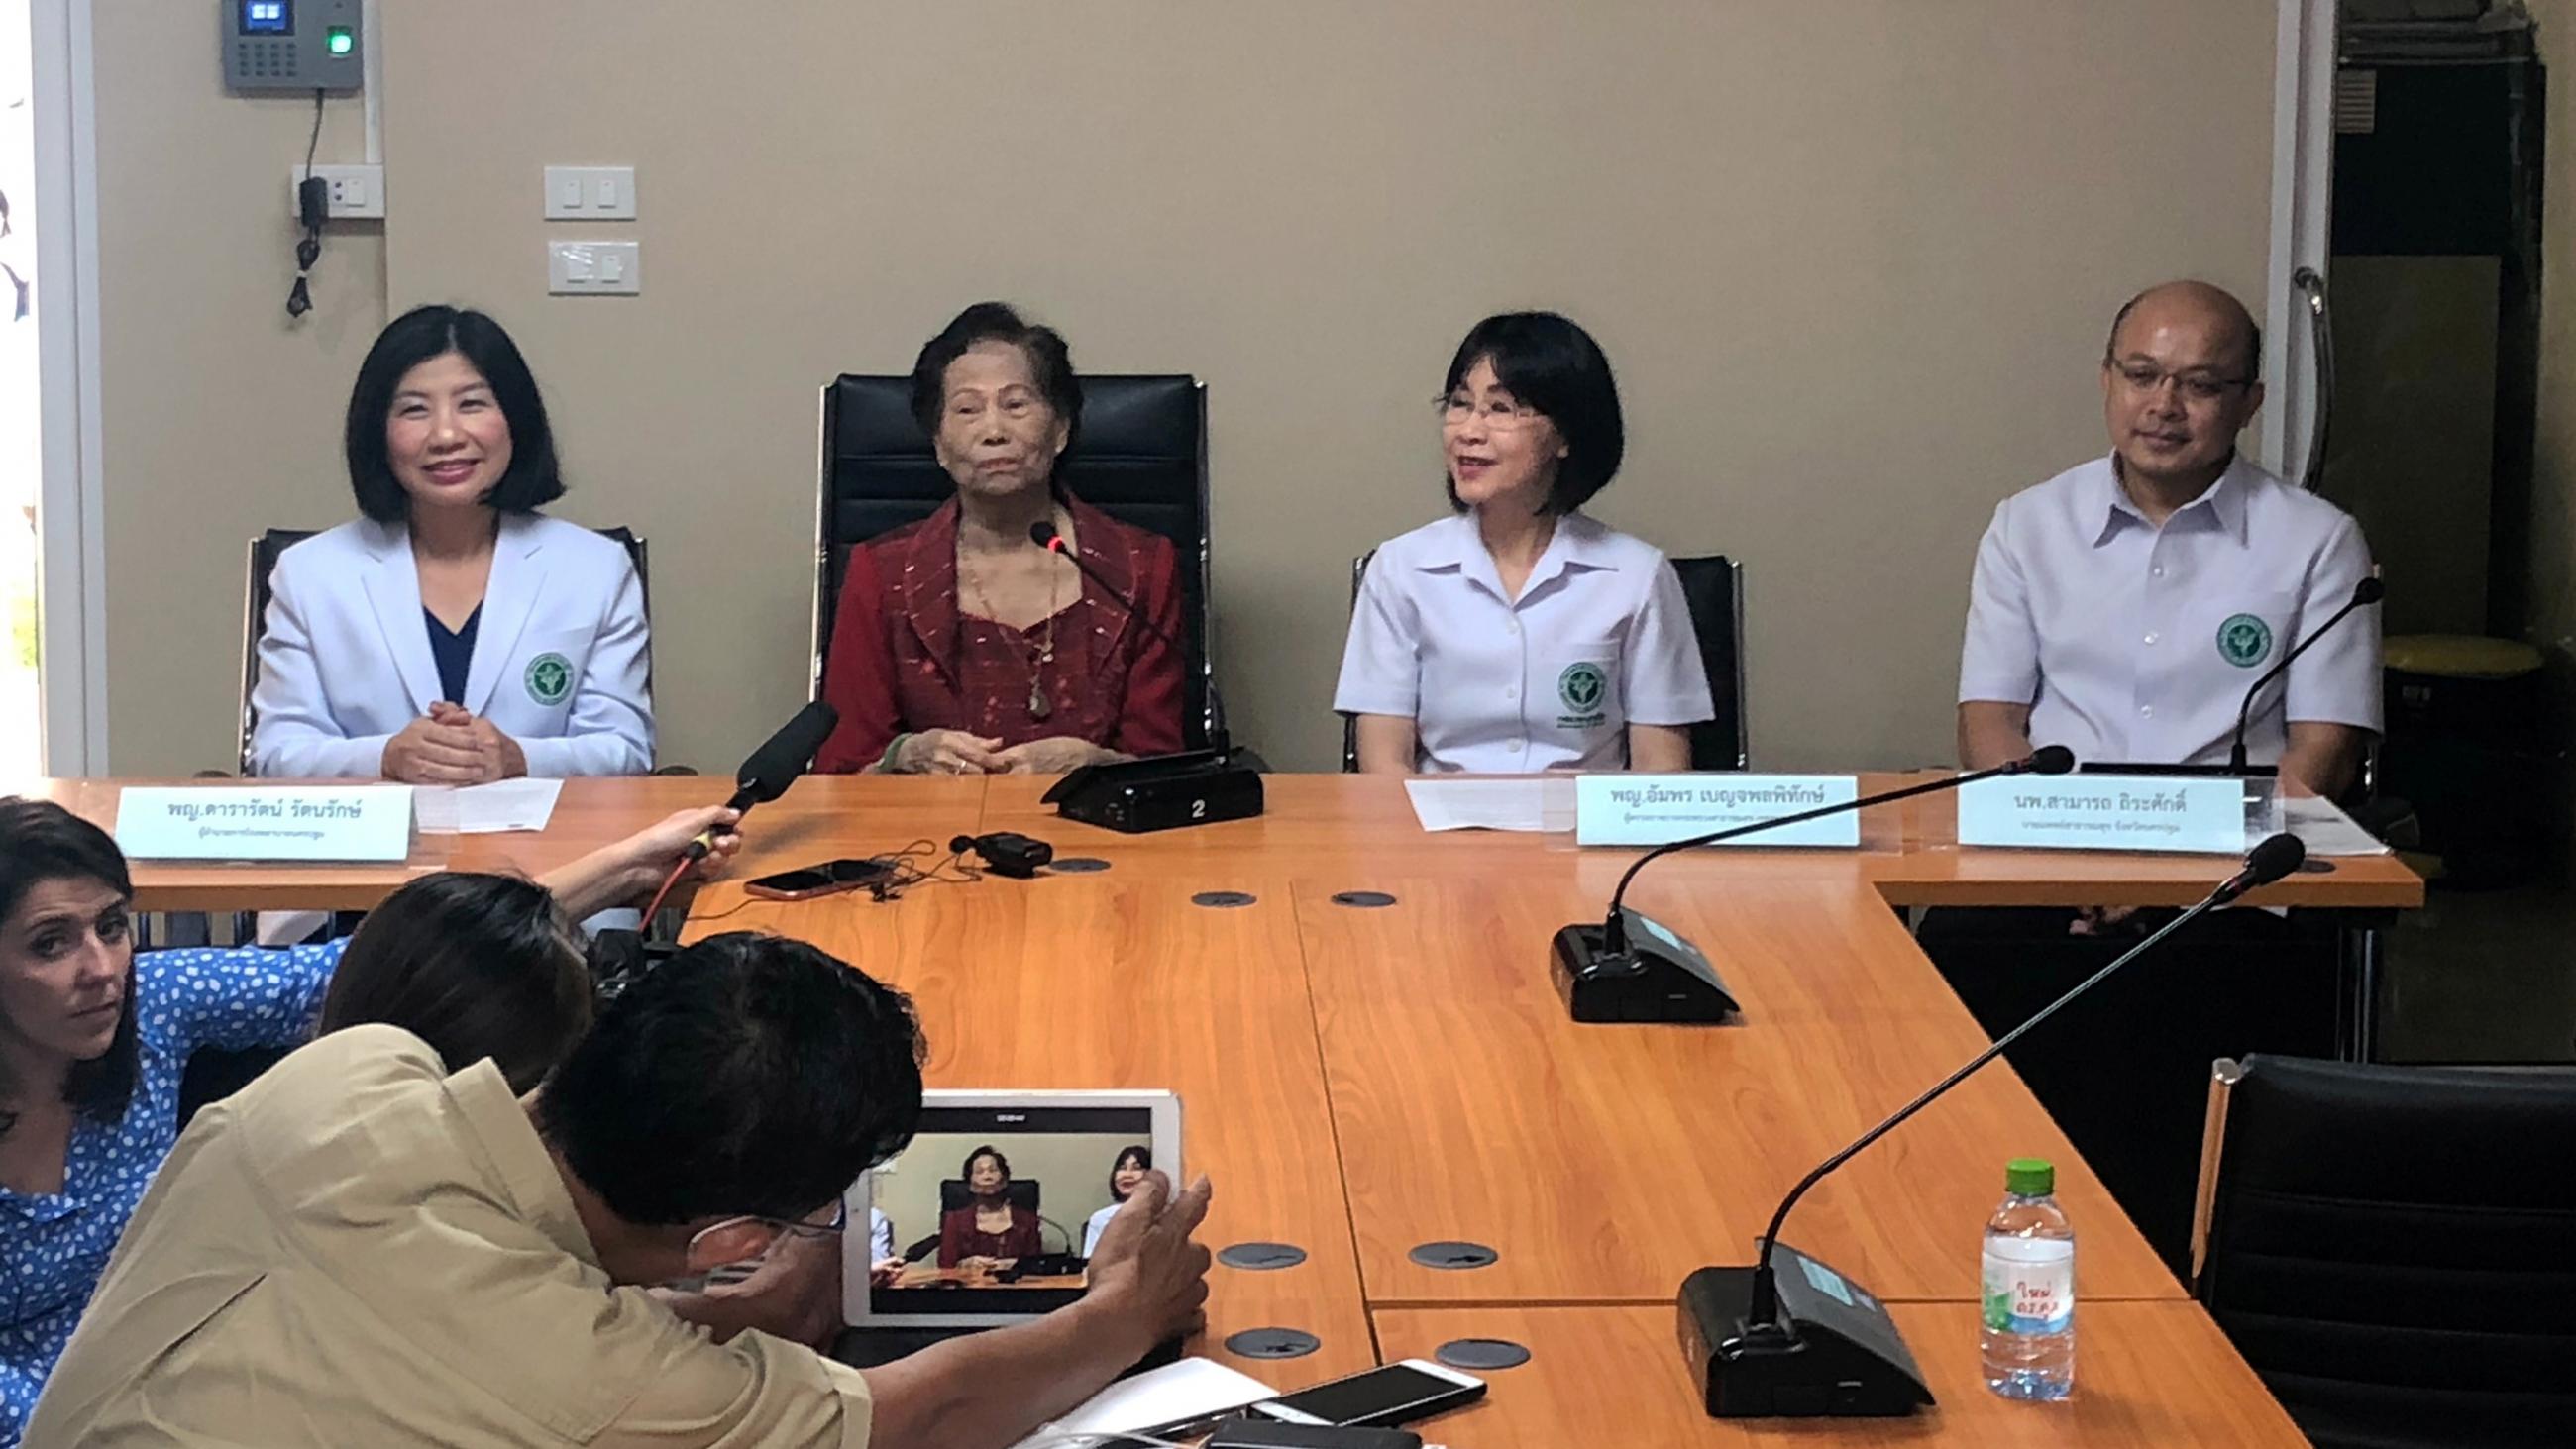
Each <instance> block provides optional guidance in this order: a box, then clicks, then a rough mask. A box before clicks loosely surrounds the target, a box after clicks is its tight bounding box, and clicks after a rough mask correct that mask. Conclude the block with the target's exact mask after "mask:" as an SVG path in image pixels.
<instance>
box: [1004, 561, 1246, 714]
mask: <svg viewBox="0 0 2576 1449" xmlns="http://www.w3.org/2000/svg"><path fill="white" fill-rule="evenodd" d="M1029 542H1031V543H1034V544H1036V545H1037V546H1038V547H1040V548H1042V549H1045V550H1046V551H1047V552H1049V553H1051V554H1055V555H1058V556H1059V557H1062V558H1065V559H1069V560H1071V561H1072V563H1073V566H1074V567H1075V568H1077V569H1080V570H1081V571H1082V576H1083V577H1084V578H1087V579H1089V580H1091V581H1092V582H1093V583H1095V584H1098V585H1100V591H1101V592H1102V593H1104V594H1107V595H1108V596H1109V597H1110V598H1112V599H1114V600H1116V601H1117V603H1118V607H1120V608H1122V609H1125V610H1126V611H1127V617H1128V618H1130V619H1133V620H1135V621H1136V622H1137V623H1139V624H1142V625H1144V626H1145V632H1147V633H1149V634H1151V635H1153V636H1154V637H1155V638H1157V639H1160V640H1162V641H1163V643H1164V645H1165V646H1167V647H1168V648H1170V650H1171V651H1172V652H1173V653H1174V654H1177V655H1179V656H1180V657H1181V658H1182V659H1183V660H1187V659H1188V658H1189V657H1190V651H1189V649H1188V647H1187V646H1185V645H1183V644H1182V643H1181V641H1180V640H1178V639H1175V638H1173V637H1172V633H1171V631H1170V630H1168V629H1166V628H1164V627H1163V626H1162V625H1160V624H1157V623H1155V622H1154V618H1153V616H1152V615H1150V614H1148V613H1146V612H1145V611H1144V609H1143V608H1141V607H1139V606H1138V605H1137V603H1136V600H1135V598H1134V596H1132V595H1130V594H1128V593H1127V592H1126V591H1125V590H1123V589H1121V588H1119V587H1118V586H1117V585H1116V584H1113V583H1111V582H1110V581H1109V580H1108V579H1107V578H1106V577H1104V576H1103V575H1102V574H1101V572H1100V570H1098V569H1096V568H1094V567H1092V566H1091V563H1090V561H1089V560H1087V559H1085V558H1084V557H1083V556H1082V551H1081V550H1079V549H1077V548H1075V547H1074V546H1073V545H1072V544H1071V543H1069V542H1067V541H1066V540H1065V536H1064V535H1063V534H1061V533H1058V532H1057V531H1056V527H1055V521H1054V520H1053V519H1048V518H1041V519H1039V520H1038V521H1037V522H1035V523H1032V524H1030V525H1029ZM1207 697H1208V748H1209V749H1211V750H1213V751H1215V752H1216V755H1217V758H1219V759H1223V758H1225V757H1226V756H1227V755H1230V754H1232V753H1233V752H1234V749H1233V736H1232V734H1231V733H1230V732H1228V731H1227V729H1226V727H1225V700H1224V698H1223V697H1222V696H1220V695H1219V694H1218V693H1217V689H1216V680H1215V679H1214V678H1210V679H1209V680H1208V681H1207Z"/></svg>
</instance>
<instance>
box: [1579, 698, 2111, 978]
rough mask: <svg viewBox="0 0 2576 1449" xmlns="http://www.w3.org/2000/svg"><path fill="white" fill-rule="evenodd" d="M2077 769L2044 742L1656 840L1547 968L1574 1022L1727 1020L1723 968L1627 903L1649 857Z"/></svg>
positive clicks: (2068, 754) (2065, 753)
mask: <svg viewBox="0 0 2576 1449" xmlns="http://www.w3.org/2000/svg"><path fill="white" fill-rule="evenodd" d="M2074 768H2075V752H2074V751H2072V750H2070V749H2068V748H2066V747H2065V746H2064V745H2042V746H2041V747H2039V748H2038V749H2036V750H2033V751H2031V752H2030V754H2029V755H2028V756H2026V757H2024V758H2022V759H2018V760H2014V761H2012V762H2011V763H2009V764H2003V765H1997V766H1995V767H1994V768H1993V769H1990V770H1972V771H1969V772H1968V773H1966V774H1963V775H1950V776H1946V777H1944V778H1942V779H1938V780H1931V781H1927V782H1925V783H1923V784H1920V785H1908V786H1906V787H1905V788H1904V789H1902V790H1890V791H1887V792H1886V793H1884V794H1879V795H1869V796H1864V797H1862V798H1860V799H1857V800H1852V801H1849V802H1847V803H1844V804H1841V805H1824V806H1819V807H1817V808H1816V809H1813V810H1802V811H1800V812H1798V813H1797V814H1795V815H1782V816H1779V817H1776V818H1774V819H1770V820H1758V821H1755V822H1754V823H1752V824H1750V825H1736V826H1730V827H1728V828H1727V829H1724V830H1712V831H1709V832H1708V833H1707V834H1705V835H1693V836H1690V837H1688V838H1686V839H1682V840H1674V841H1668V842H1666V843H1664V844H1662V845H1658V846H1656V847H1655V848H1654V849H1652V850H1649V851H1647V852H1646V853H1645V854H1643V855H1641V856H1638V857H1637V859H1636V860H1635V862H1634V863H1632V864H1630V865H1629V867H1628V869H1627V871H1626V872H1625V873H1624V874H1622V875H1621V876H1620V877H1619V885H1618V888H1617V889H1616V890H1613V891H1612V892H1611V893H1610V914H1609V917H1608V918H1607V919H1606V920H1604V921H1603V922H1602V923H1601V924H1600V925H1598V926H1594V925H1592V924H1590V923H1589V922H1583V921H1578V922H1576V923H1574V924H1573V925H1570V926H1567V927H1565V928H1563V929H1561V930H1559V931H1558V932H1557V933H1556V939H1555V940H1554V941H1553V942H1552V943H1551V944H1550V947H1549V975H1550V977H1551V978H1552V979H1553V980H1554V981H1555V983H1556V991H1557V995H1558V996H1560V997H1562V998H1563V999H1564V1001H1565V1009H1566V1011H1567V1012H1568V1013H1569V1014H1571V1015H1572V1016H1573V1017H1574V1019H1575V1020H1576V1021H1590V1022H1604V1021H1673V1022H1698V1023H1702V1024H1708V1023H1717V1022H1723V1021H1725V1020H1726V1019H1727V1018H1728V1017H1730V1016H1732V1015H1733V1014H1734V1013H1735V1009H1736V1003H1735V998H1734V997H1732V996H1729V995H1728V994H1727V991H1726V985H1725V983H1724V982H1723V981H1721V980H1720V979H1719V978H1718V973H1717V968H1716V967H1714V966H1712V965H1710V964H1709V962H1708V960H1707V958H1706V957H1704V956H1702V955H1701V954H1700V952H1699V951H1698V949H1697V948H1695V947H1693V946H1692V945H1691V944H1690V943H1689V942H1687V941H1684V940H1683V939H1682V938H1681V937H1680V936H1678V935H1676V934H1674V933H1673V932H1671V931H1668V930H1666V929H1664V928H1663V927H1662V926H1660V925H1657V924H1656V923H1655V922H1654V921H1652V920H1649V919H1648V918H1647V917H1645V916H1644V915H1642V914H1640V913H1638V912H1635V911H1631V910H1629V909H1628V886H1629V883H1630V882H1632V881H1634V880H1636V878H1637V872H1639V871H1641V870H1644V869H1645V868H1646V866H1647V865H1648V864H1649V863H1651V862H1653V861H1656V860H1660V859H1662V858H1663V857H1664V856H1667V855H1670V854H1672V853H1673V852H1674V851H1677V850H1690V849H1694V848H1696V847H1698V846H1702V845H1715V844H1716V843H1718V842H1719V841H1721V840H1733V839H1735V838H1737V837H1739V836H1745V835H1752V834H1756V833H1758V832H1760V831H1764V830H1776V829H1778V828H1779V827H1781V826H1784V825H1797V824H1801V823H1803V822H1805V821H1809V820H1815V819H1818V818H1820V817H1822V816H1827V815H1837V814H1840V813H1842V812H1843V811H1846V810H1865V809H1867V808H1869V807H1870V806H1872V805H1885V804H1889V803H1891V802H1894V801H1898V800H1910V799H1912V798H1914V797H1915V796H1917V795H1929V794H1932V793H1934V792H1936V791H1941V790H1956V789H1958V788H1960V787H1961V786H1963V785H1973V784H1975V783H1976V782H1978V781H1979V780H1991V779H1994V778H1995V777H1996V776H1999V775H2063V774H2065V773H2066V772H2067V771H2069V770H2072V769H2074ZM1632 920H1633V921H1634V922H1635V924H1636V927H1637V930H1638V931H1639V932H1642V933H1643V934H1644V936H1645V937H1646V938H1648V939H1645V940H1640V939H1637V938H1636V936H1635V935H1634V934H1632V933H1631V931H1630V930H1629V925H1630V922H1631V921H1632Z"/></svg>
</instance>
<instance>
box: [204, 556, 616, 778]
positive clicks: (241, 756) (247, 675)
mask: <svg viewBox="0 0 2576 1449" xmlns="http://www.w3.org/2000/svg"><path fill="white" fill-rule="evenodd" d="M599 533H600V535H601V536H602V537H605V538H612V539H615V540H616V541H617V542H619V543H620V544H623V545H625V548H626V555H627V557H629V558H631V559H633V560H634V561H635V584H636V587H637V588H638V589H639V590H640V591H641V592H642V593H643V595H644V618H645V620H646V621H647V623H648V625H649V623H650V621H651V620H652V617H653V570H652V565H651V563H650V562H649V559H650V554H651V551H650V550H649V549H648V548H647V547H646V546H645V543H644V540H643V538H642V537H640V536H639V535H637V534H636V533H635V531H634V530H633V529H629V528H624V527H618V528H603V529H600V530H599ZM312 536H313V530H312V529H309V528H272V529H269V530H267V531H265V532H263V533H261V534H260V535H259V536H258V537H256V538H254V539H252V540H251V541H250V558H249V561H248V563H247V564H246V565H245V566H244V568H243V570H242V573H243V577H244V579H245V580H246V582H245V583H244V585H243V589H242V669H241V738H240V742H239V746H238V751H237V754H236V758H235V761H234V763H235V764H236V766H237V767H238V768H239V769H240V770H241V775H242V778H243V779H245V780H247V779H249V778H250V777H251V775H252V773H253V771H252V770H251V767H250V734H251V728H252V726H254V725H256V724H258V723H259V721H258V719H257V718H256V717H255V716H254V715H253V714H252V713H251V707H250V694H251V691H252V690H253V689H255V688H257V687H258V685H259V641H260V636H261V635H262V634H263V633H265V632H266V631H267V629H268V597H269V587H268V581H269V577H270V576H271V575H272V574H274V573H276V571H277V558H278V555H280V554H282V553H284V552H286V550H287V549H288V548H289V547H291V546H293V545H295V544H299V543H302V542H303V541H304V540H306V539H308V538H311V537H312ZM652 649H653V644H652V640H651V637H650V636H649V634H648V636H647V637H646V640H645V644H644V650H645V653H644V678H645V682H646V684H647V686H648V687H649V686H650V684H651V682H652V678H653V654H652Z"/></svg>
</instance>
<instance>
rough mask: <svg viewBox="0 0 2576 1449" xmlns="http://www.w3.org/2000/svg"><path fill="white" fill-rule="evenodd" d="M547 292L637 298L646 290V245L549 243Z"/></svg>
mask: <svg viewBox="0 0 2576 1449" xmlns="http://www.w3.org/2000/svg"><path fill="white" fill-rule="evenodd" d="M546 290H547V291H549V292H552V293H554V294H556V295H558V296H570V297H596V296H618V297H625V296H633V295H634V294H636V293H638V292H641V291H643V290H644V248H643V244H642V243H640V242H631V241H579V242H574V241H559V242H548V243H546Z"/></svg>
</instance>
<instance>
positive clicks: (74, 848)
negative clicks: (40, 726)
mask: <svg viewBox="0 0 2576 1449" xmlns="http://www.w3.org/2000/svg"><path fill="white" fill-rule="evenodd" d="M58 880H76V881H96V882H97V883H99V884H100V885H103V886H105V887H107V888H108V889H109V890H112V891H114V892H116V894H117V897H118V899H120V900H122V901H125V902H126V903H127V904H129V905H130V904H132V902H133V900H134V877H133V875H132V874H131V873H130V872H129V871H128V870H127V869H126V865H125V852H124V851H121V850H119V849H117V848H116V842H115V841H114V840H112V839H110V838H109V837H108V833H107V832H106V831H104V830H101V829H99V828H98V827H97V826H95V825H92V824H90V823H89V822H88V821H86V820H83V819H81V818H80V817H79V816H77V815H74V814H73V813H71V812H70V811H68V810H66V809H64V808H63V807H62V806H60V805H57V804H55V803H53V802H52V801H50V800H28V799H24V798H21V797H17V796H11V797H9V798H7V799H0V922H4V921H6V920H8V919H9V917H11V916H14V915H16V914H17V913H18V907H20V906H21V905H24V904H25V903H26V900H27V893H28V892H30V891H32V890H34V889H35V888H36V887H38V886H40V885H43V884H45V883H46V882H48V881H58ZM129 969H130V968H129ZM137 1051H138V1049H137V1047H136V1046H135V1025H134V988H133V983H132V980H131V978H130V977H129V979H128V981H127V984H126V991H125V1009H124V1010H123V1011H121V1012H119V1013H117V1017H116V1035H114V1036H112V1037H110V1038H109V1039H108V1043H107V1050H106V1051H104V1052H102V1053H100V1054H99V1055H97V1056H95V1057H92V1058H90V1059H89V1060H88V1061H85V1062H74V1063H72V1068H71V1071H70V1072H69V1073H68V1074H67V1075H66V1076H65V1077H64V1079H63V1101H64V1102H65V1104H67V1105H68V1106H70V1107H71V1108H72V1110H73V1111H74V1112H76V1113H78V1114H79V1115H81V1116H83V1117H86V1118H88V1119H90V1120H91V1121H93V1122H113V1121H115V1120H117V1119H118V1118H120V1117H122V1116H124V1115H125V1107H126V1103H127V1102H129V1101H130V1100H132V1098H133V1096H134V1074H135V1070H136V1068H135V1059H136V1056H137ZM7 1085H9V1083H7V1082H6V1081H5V1080H0V1087H5V1086H7ZM16 1125H18V1123H17V1116H16V1114H14V1113H8V1112H0V1137H6V1136H7V1135H9V1129H10V1128H12V1127H15V1126H16Z"/></svg>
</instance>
